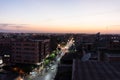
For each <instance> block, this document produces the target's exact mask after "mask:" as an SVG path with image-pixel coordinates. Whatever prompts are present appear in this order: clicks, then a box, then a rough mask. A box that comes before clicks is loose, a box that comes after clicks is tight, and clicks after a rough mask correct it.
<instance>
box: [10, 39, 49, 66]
mask: <svg viewBox="0 0 120 80" xmlns="http://www.w3.org/2000/svg"><path fill="white" fill-rule="evenodd" d="M49 41H50V40H49V39H47V40H21V41H18V40H14V41H12V55H11V62H12V63H25V64H38V63H40V62H41V61H42V59H44V58H45V56H46V55H47V54H49V53H50V52H49Z"/></svg>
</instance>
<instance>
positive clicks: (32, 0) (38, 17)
mask: <svg viewBox="0 0 120 80" xmlns="http://www.w3.org/2000/svg"><path fill="white" fill-rule="evenodd" d="M119 3H120V1H119V0H114V1H113V0H100V1H96V0H69V1H68V0H0V7H1V10H0V31H2V32H43V33H45V32H52V33H54V32H57V33H66V32H68V33H96V32H102V33H120V5H119Z"/></svg>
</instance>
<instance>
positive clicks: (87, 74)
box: [72, 60, 120, 80]
mask: <svg viewBox="0 0 120 80" xmlns="http://www.w3.org/2000/svg"><path fill="white" fill-rule="evenodd" d="M119 66H120V63H119V62H115V63H109V62H81V61H79V60H74V61H73V67H72V80H119V79H120V68H119Z"/></svg>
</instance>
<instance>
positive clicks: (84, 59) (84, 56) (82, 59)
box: [81, 53, 91, 62]
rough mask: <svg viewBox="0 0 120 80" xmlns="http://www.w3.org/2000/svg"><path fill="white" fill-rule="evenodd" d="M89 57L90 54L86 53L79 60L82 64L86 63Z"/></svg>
mask: <svg viewBox="0 0 120 80" xmlns="http://www.w3.org/2000/svg"><path fill="white" fill-rule="evenodd" d="M90 57H91V53H86V54H84V55H83V57H82V58H81V61H83V62H85V61H88V60H89V59H90Z"/></svg>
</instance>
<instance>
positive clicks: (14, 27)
mask: <svg viewBox="0 0 120 80" xmlns="http://www.w3.org/2000/svg"><path fill="white" fill-rule="evenodd" d="M27 27H28V25H27V24H6V23H0V32H8V31H9V32H10V31H11V32H12V31H24V29H25V28H27Z"/></svg>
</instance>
